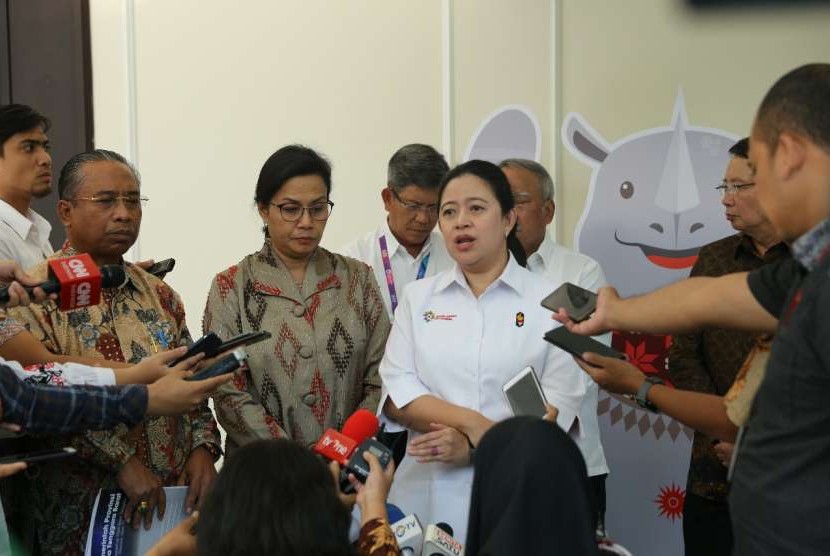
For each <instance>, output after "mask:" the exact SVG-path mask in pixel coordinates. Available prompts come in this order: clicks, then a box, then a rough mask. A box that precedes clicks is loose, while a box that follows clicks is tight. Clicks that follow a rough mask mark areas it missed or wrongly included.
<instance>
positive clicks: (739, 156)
mask: <svg viewBox="0 0 830 556" xmlns="http://www.w3.org/2000/svg"><path fill="white" fill-rule="evenodd" d="M729 153H730V154H731V155H732V158H731V160H730V161H729V165H728V166H727V168H726V173H725V175H724V178H723V182H722V183H720V184H719V185H717V186H716V187H715V188H716V189H717V190H718V191H720V192H721V195H722V199H723V200H722V201H721V202H722V203H723V206H724V208H725V210H726V219H727V220H729V222H730V223H731V224H732V227H733V228H735V230H737V231H738V233H737V234H735V235H733V236H729V237H727V238H724V239H721V240H719V241H715V242H713V243H710V244H709V245H706V246H705V247H703V248H702V249H701V250H700V256H699V257H698V260H697V262H696V263H695V265H694V267H693V268H692V272H691V275H692V276H723V275H724V274H729V273H731V272H745V271H750V270H754V269H756V268H759V267H761V266H763V265H764V264H767V263H770V262H773V261H776V260H779V259H783V258H785V257H788V256H789V249H788V248H787V246H786V245H785V244H784V243H782V242H781V239H780V237H779V236H778V234H777V233H776V232H775V229H774V228H773V226H772V224H771V223H770V221H769V220H768V219H767V217H766V215H765V214H764V212H763V211H762V210H761V206H760V205H759V203H758V199H757V197H756V194H755V184H754V183H753V179H752V171H751V169H750V166H749V161H748V160H747V157H748V153H749V139H748V138H744V139H741V140H740V141H738V142H737V143H735V145H733V146H732V147H731V148H730V149H729ZM755 342H756V335H754V334H750V333H747V332H739V331H734V330H725V329H722V328H708V329H706V330H704V331H701V332H697V333H695V334H685V335H680V336H676V337H675V338H674V342H673V344H672V347H671V350H670V352H669V373H670V374H671V378H672V380H673V381H674V384H675V385H676V386H677V387H678V388H682V389H684V390H693V391H696V392H703V393H707V394H714V395H717V396H723V395H725V394H726V392H727V391H728V390H729V388H730V386H731V385H732V383H733V382H734V381H735V377H736V375H737V373H738V371H739V369H740V368H741V365H742V364H743V363H744V360H745V359H746V358H747V355H748V354H749V353H750V350H752V348H753V347H754V346H755ZM731 454H732V444H731V443H728V442H718V441H717V440H713V439H712V438H710V437H709V436H707V435H705V434H703V433H700V432H697V433H695V439H694V444H693V447H692V457H691V462H690V464H689V475H688V480H687V484H686V502H685V504H684V507H683V537H684V543H685V545H686V554H687V555H688V556H694V555H698V554H699V555H706V556H717V555H719V554H723V555H724V556H727V555H729V554H731V553H732V525H731V521H730V517H729V505H728V502H727V495H728V492H729V484H728V483H727V480H726V474H727V465H728V464H729V460H730V456H731Z"/></svg>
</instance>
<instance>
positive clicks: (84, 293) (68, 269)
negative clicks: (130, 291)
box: [0, 253, 127, 311]
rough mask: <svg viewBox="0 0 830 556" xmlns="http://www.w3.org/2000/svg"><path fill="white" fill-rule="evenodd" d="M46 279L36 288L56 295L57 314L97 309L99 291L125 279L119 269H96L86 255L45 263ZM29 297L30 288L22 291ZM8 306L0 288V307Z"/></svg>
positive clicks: (115, 285)
mask: <svg viewBox="0 0 830 556" xmlns="http://www.w3.org/2000/svg"><path fill="white" fill-rule="evenodd" d="M48 264H49V279H48V280H46V281H45V282H43V283H42V284H40V285H38V286H37V287H40V288H43V291H44V292H46V294H47V295H48V294H57V295H58V299H57V305H58V308H59V309H60V310H61V311H72V310H73V309H80V308H81V307H89V306H90V305H97V304H98V303H99V302H100V301H101V288H115V287H118V286H120V285H122V284H124V283H125V282H126V280H127V275H126V273H125V272H124V267H122V266H120V265H106V266H102V267H101V268H98V266H97V265H96V264H95V262H94V261H93V260H92V257H91V256H89V254H87V253H81V254H79V255H73V256H71V257H65V258H61V259H50V260H49V263H48ZM24 289H25V290H26V291H27V292H28V293H29V295H33V290H34V288H28V287H27V288H24ZM8 302H9V289H8V288H0V304H6V303H8Z"/></svg>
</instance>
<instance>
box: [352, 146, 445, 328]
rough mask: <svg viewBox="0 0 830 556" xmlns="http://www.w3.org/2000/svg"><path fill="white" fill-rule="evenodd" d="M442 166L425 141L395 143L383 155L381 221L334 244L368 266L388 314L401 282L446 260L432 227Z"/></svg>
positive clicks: (434, 269) (391, 312)
mask: <svg viewBox="0 0 830 556" xmlns="http://www.w3.org/2000/svg"><path fill="white" fill-rule="evenodd" d="M448 171H449V167H448V166H447V161H446V160H444V157H443V156H442V155H441V153H439V152H438V151H436V150H435V149H434V148H432V147H430V146H429V145H421V144H411V145H406V146H404V147H401V148H400V149H398V151H397V152H395V154H393V155H392V158H390V159H389V168H388V171H387V180H386V182H387V185H386V187H384V188H383V189H382V190H381V192H380V196H381V199H383V206H384V208H385V209H386V212H387V217H386V221H385V222H384V223H383V224H381V225H380V226H378V228H377V229H376V230H375V231H373V232H371V233H369V234H367V235H365V236H364V237H362V238H360V239H357V240H354V241H352V242H351V243H349V244H348V245H346V246H345V247H344V248H343V249H341V250H340V253H342V254H343V255H347V256H349V257H353V258H355V259H358V260H360V261H363V262H364V263H366V264H368V265H369V266H371V267H372V270H374V273H375V279H376V280H377V281H378V286H379V287H380V291H381V295H382V297H383V303H384V305H385V306H386V310H387V312H388V313H389V318H390V319H392V317H393V316H394V314H395V309H396V308H397V306H398V300H399V299H400V296H401V294H402V293H403V288H404V286H406V285H407V284H409V283H410V282H414V281H415V280H420V279H421V278H424V277H427V276H434V275H435V274H437V273H439V272H441V271H443V270H446V269H447V268H449V267H451V266H452V260H451V259H450V257H449V255H448V254H447V250H446V248H445V247H444V239H443V238H442V237H441V234H440V233H439V232H438V231H436V230H435V224H436V222H437V221H438V188H439V186H440V185H441V179H443V177H444V175H445V174H446V173H447V172H448Z"/></svg>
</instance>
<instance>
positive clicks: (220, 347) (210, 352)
mask: <svg viewBox="0 0 830 556" xmlns="http://www.w3.org/2000/svg"><path fill="white" fill-rule="evenodd" d="M270 337H271V333H270V332H268V331H266V330H260V331H258V332H247V333H245V334H240V335H239V336H234V337H233V338H231V339H230V340H228V341H227V342H223V341H222V339H221V338H220V337H219V336H217V335H216V334H215V333H213V332H208V333H207V334H205V335H204V336H202V337H201V338H199V339H198V340H196V341H195V342H193V343H192V344H191V345H190V347H189V348H187V352H185V354H184V355H182V356H181V357H179V358H178V359H176V360H175V361H173V362H172V363H170V366H171V367H175V366H176V365H178V364H179V363H181V362H182V361H184V360H185V359H188V358H190V357H193V356H194V355H196V354H198V353H204V354H205V359H210V358H211V357H215V356H216V355H219V354H220V353H223V352H225V351H230V350H232V349H236V348H238V347H242V346H248V345H251V344H255V343H257V342H261V341H263V340H267V339H268V338H270Z"/></svg>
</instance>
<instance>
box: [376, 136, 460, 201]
mask: <svg viewBox="0 0 830 556" xmlns="http://www.w3.org/2000/svg"><path fill="white" fill-rule="evenodd" d="M449 170H450V167H449V165H448V164H447V161H446V159H444V155H442V154H441V153H439V152H438V151H436V150H435V149H434V148H433V147H430V146H429V145H423V144H421V143H412V144H410V145H404V146H403V147H401V148H400V149H398V150H397V151H395V154H393V155H392V158H390V159H389V167H388V169H387V171H386V184H387V185H388V186H389V187H391V188H392V189H394V190H395V191H400V190H401V189H403V188H404V187H407V186H409V185H414V186H416V187H420V188H423V189H430V190H433V191H434V190H436V189H438V188H439V187H441V180H442V179H443V178H444V176H445V175H446V174H447V172H448V171H449Z"/></svg>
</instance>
